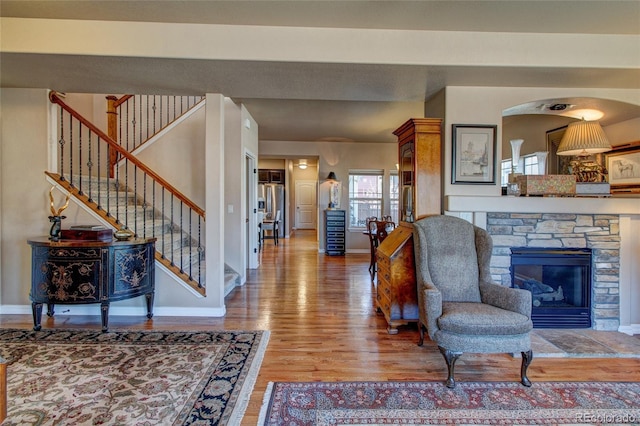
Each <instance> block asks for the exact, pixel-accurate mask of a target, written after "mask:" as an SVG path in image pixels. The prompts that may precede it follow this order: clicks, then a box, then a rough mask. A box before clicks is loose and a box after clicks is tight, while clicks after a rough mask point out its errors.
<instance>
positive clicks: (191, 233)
mask: <svg viewBox="0 0 640 426" xmlns="http://www.w3.org/2000/svg"><path fill="white" fill-rule="evenodd" d="M192 218H193V211H191V209H189V240H193V237H191V236H192V235H193V227H192V226H191V222H192ZM192 247H193V242H192V241H189V279H190V280H193V261H192V260H191V259H193V257H192V256H193V254H192V253H191V248H192Z"/></svg>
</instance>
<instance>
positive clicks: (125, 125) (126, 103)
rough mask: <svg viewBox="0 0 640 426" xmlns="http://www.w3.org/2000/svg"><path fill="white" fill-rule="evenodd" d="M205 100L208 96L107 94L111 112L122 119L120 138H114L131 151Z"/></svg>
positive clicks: (119, 131) (120, 122)
mask: <svg viewBox="0 0 640 426" xmlns="http://www.w3.org/2000/svg"><path fill="white" fill-rule="evenodd" d="M202 100H204V96H172V95H171V96H163V95H125V96H122V97H121V98H119V99H118V98H117V97H115V96H107V101H108V102H107V114H110V113H112V112H113V113H115V115H116V116H117V120H118V124H117V129H118V137H117V138H115V137H113V135H112V139H114V140H116V139H117V141H118V143H119V144H120V145H121V146H122V147H123V148H125V149H127V151H129V152H131V151H133V150H135V149H136V148H138V147H139V146H140V145H142V144H143V143H145V142H146V141H148V140H149V139H150V138H152V137H153V136H155V135H156V134H158V133H160V132H161V131H162V130H163V129H165V128H166V127H167V126H169V125H170V124H171V123H173V122H174V121H176V120H177V119H178V118H179V117H181V116H182V115H183V114H184V113H186V112H187V111H189V110H190V109H191V108H193V107H194V106H196V105H197V104H198V103H199V102H201V101H202Z"/></svg>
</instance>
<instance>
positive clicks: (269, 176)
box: [258, 169, 284, 184]
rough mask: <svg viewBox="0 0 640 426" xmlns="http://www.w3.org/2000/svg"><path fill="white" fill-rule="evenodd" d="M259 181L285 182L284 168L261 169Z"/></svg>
mask: <svg viewBox="0 0 640 426" xmlns="http://www.w3.org/2000/svg"><path fill="white" fill-rule="evenodd" d="M258 183H282V184H284V170H280V169H259V170H258Z"/></svg>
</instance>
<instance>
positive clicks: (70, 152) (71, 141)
mask: <svg viewBox="0 0 640 426" xmlns="http://www.w3.org/2000/svg"><path fill="white" fill-rule="evenodd" d="M69 183H70V184H71V187H72V188H73V187H75V185H74V183H73V116H72V115H71V114H69Z"/></svg>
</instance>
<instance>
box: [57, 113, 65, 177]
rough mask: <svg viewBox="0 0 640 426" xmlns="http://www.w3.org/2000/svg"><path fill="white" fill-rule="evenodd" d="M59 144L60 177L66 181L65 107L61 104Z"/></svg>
mask: <svg viewBox="0 0 640 426" xmlns="http://www.w3.org/2000/svg"><path fill="white" fill-rule="evenodd" d="M58 145H60V170H59V172H60V178H61V179H62V180H63V181H64V179H65V178H64V145H65V141H64V109H63V108H62V106H60V139H58Z"/></svg>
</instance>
